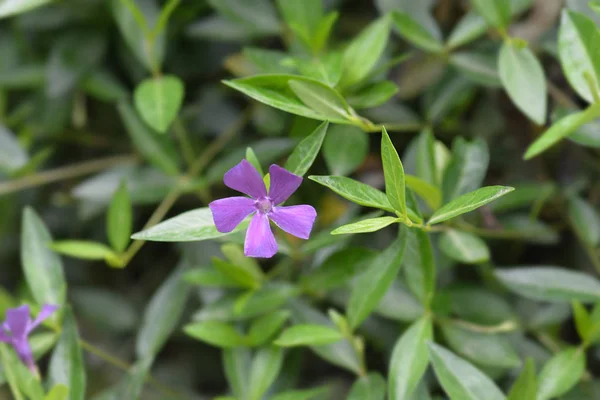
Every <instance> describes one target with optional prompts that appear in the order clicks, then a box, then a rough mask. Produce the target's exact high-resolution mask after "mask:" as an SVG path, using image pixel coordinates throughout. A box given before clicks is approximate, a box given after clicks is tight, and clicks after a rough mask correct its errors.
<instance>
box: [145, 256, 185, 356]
mask: <svg viewBox="0 0 600 400" xmlns="http://www.w3.org/2000/svg"><path fill="white" fill-rule="evenodd" d="M185 268H186V267H185V264H182V265H180V266H178V267H177V268H176V269H175V270H174V271H173V272H172V273H171V275H170V276H169V277H168V278H167V279H166V280H165V281H164V282H163V283H162V285H160V287H159V288H158V290H157V291H156V292H155V293H154V294H153V295H152V298H151V299H150V302H149V303H148V305H147V306H146V309H145V310H144V318H143V321H142V324H141V327H140V329H139V331H138V335H137V339H136V354H137V357H138V358H139V359H146V358H152V357H153V356H155V355H156V354H157V353H158V352H159V351H160V349H161V348H162V346H163V345H164V344H165V342H166V341H167V338H168V337H169V336H170V335H171V333H172V332H173V331H174V330H175V328H176V327H177V324H178V323H179V319H180V318H181V315H182V313H183V311H184V308H185V305H186V303H187V299H188V295H189V293H190V288H189V286H188V285H187V284H186V283H185V282H184V281H183V279H181V278H182V275H183V272H184V271H185Z"/></svg>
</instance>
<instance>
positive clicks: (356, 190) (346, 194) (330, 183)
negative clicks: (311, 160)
mask: <svg viewBox="0 0 600 400" xmlns="http://www.w3.org/2000/svg"><path fill="white" fill-rule="evenodd" d="M308 179H310V180H312V181H315V182H317V183H319V184H321V185H323V186H326V187H328V188H329V189H331V190H333V191H334V192H335V193H337V194H339V195H340V196H342V197H343V198H345V199H348V200H350V201H351V202H353V203H356V204H360V205H361V206H365V207H373V208H380V209H382V210H386V211H391V212H394V209H393V208H392V206H391V205H390V202H389V200H388V199H387V197H386V195H385V194H384V193H382V192H381V191H380V190H377V189H375V188H374V187H371V186H369V185H367V184H364V183H362V182H358V181H355V180H354V179H351V178H346V177H344V176H316V175H312V176H309V177H308Z"/></svg>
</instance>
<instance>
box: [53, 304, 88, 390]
mask: <svg viewBox="0 0 600 400" xmlns="http://www.w3.org/2000/svg"><path fill="white" fill-rule="evenodd" d="M48 382H49V384H50V386H54V385H57V384H62V385H65V386H67V387H68V388H69V397H68V399H69V400H83V399H85V386H86V376H85V365H84V363H83V352H82V350H81V346H80V344H79V333H78V332H77V323H76V322H75V317H74V316H73V313H72V312H71V309H70V308H66V309H65V311H64V319H63V324H62V332H61V334H60V338H59V339H58V344H57V345H56V347H55V348H54V352H53V353H52V357H51V358H50V366H49V369H48Z"/></svg>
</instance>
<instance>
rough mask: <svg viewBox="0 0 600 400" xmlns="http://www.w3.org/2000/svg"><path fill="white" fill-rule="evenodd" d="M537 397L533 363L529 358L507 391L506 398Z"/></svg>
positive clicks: (516, 399) (517, 399) (527, 399)
mask: <svg viewBox="0 0 600 400" xmlns="http://www.w3.org/2000/svg"><path fill="white" fill-rule="evenodd" d="M536 397H537V379H536V377H535V363H534V362H533V359H531V358H529V359H528V360H527V362H525V366H524V367H523V369H522V370H521V374H520V375H519V378H518V379H517V381H516V382H515V383H514V384H513V386H512V388H511V389H510V392H509V393H508V398H507V400H529V399H532V400H533V399H535V398H536Z"/></svg>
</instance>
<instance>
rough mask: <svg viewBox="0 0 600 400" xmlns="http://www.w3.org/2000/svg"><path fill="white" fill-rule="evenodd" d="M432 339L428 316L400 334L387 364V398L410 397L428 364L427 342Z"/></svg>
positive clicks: (431, 328)
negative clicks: (388, 364)
mask: <svg viewBox="0 0 600 400" xmlns="http://www.w3.org/2000/svg"><path fill="white" fill-rule="evenodd" d="M432 339H433V327H432V324H431V319H430V318H429V317H422V318H420V319H419V320H417V321H415V322H414V323H413V324H412V325H411V326H410V327H409V328H408V329H407V330H406V331H405V332H404V333H403V334H402V336H400V338H399V339H398V341H397V342H396V344H395V345H394V350H393V351H392V356H391V358H390V366H389V385H388V393H389V400H403V399H408V398H410V397H409V396H410V395H411V394H412V393H413V392H414V390H415V388H416V387H417V385H418V384H419V382H420V381H421V378H422V377H423V375H424V374H425V371H426V370H427V365H428V364H429V348H428V346H427V342H428V341H430V340H432Z"/></svg>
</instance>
